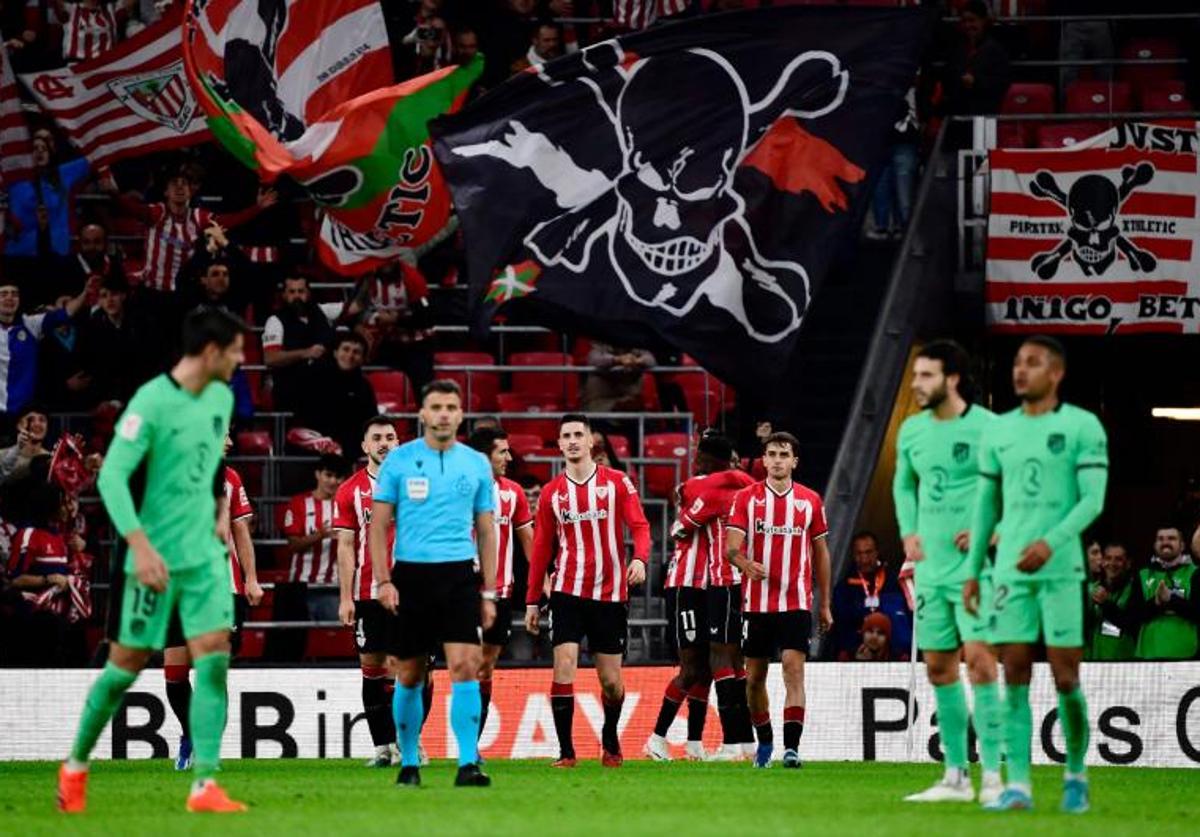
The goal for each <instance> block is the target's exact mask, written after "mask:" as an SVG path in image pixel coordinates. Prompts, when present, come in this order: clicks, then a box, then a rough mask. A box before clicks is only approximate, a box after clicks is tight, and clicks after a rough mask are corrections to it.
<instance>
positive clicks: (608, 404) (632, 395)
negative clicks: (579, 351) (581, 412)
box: [583, 342, 655, 413]
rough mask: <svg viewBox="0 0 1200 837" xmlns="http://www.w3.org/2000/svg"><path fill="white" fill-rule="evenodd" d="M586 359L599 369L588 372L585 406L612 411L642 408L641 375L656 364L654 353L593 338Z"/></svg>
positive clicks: (595, 410) (584, 407)
mask: <svg viewBox="0 0 1200 837" xmlns="http://www.w3.org/2000/svg"><path fill="white" fill-rule="evenodd" d="M587 362H588V365H589V366H595V367H596V371H595V372H591V373H589V374H588V376H587V382H586V383H585V384H584V387H583V409H585V410H587V411H588V412H589V413H609V412H613V411H620V410H637V409H640V408H641V406H642V376H643V375H644V374H645V372H646V370H647V369H649V368H650V367H652V366H654V365H655V360H654V355H653V354H651V353H650V352H649V351H648V350H646V349H632V348H618V347H617V346H612V345H609V344H608V343H600V342H593V343H592V348H591V350H590V351H589V352H588V356H587Z"/></svg>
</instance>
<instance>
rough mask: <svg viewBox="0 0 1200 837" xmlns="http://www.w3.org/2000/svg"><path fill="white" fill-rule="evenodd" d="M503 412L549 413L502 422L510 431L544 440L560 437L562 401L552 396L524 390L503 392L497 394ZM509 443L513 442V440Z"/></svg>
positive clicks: (551, 440)
mask: <svg viewBox="0 0 1200 837" xmlns="http://www.w3.org/2000/svg"><path fill="white" fill-rule="evenodd" d="M496 403H497V404H499V405H500V412H501V413H548V414H550V415H548V416H547V417H546V418H526V419H514V418H509V419H502V420H501V422H500V423H501V424H502V425H504V429H505V430H506V431H508V432H509V433H520V434H528V435H531V436H536V437H537V438H539V439H541V440H542V441H543V442H553V441H554V440H555V439H557V438H558V418H559V414H561V413H562V411H563V408H562V402H560V401H557V400H555V399H554V398H552V397H548V396H544V395H538V394H536V393H524V392H502V393H500V394H499V395H497V396H496ZM509 444H512V443H511V442H510V443H509Z"/></svg>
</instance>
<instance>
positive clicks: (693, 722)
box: [687, 679, 712, 741]
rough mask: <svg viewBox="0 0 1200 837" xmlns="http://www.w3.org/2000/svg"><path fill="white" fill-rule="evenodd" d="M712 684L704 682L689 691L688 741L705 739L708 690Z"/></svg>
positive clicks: (707, 681)
mask: <svg viewBox="0 0 1200 837" xmlns="http://www.w3.org/2000/svg"><path fill="white" fill-rule="evenodd" d="M711 685H712V683H711V681H709V680H707V679H706V680H702V681H701V682H699V683H697V684H696V685H695V686H692V688H691V689H689V690H688V718H687V728H688V741H700V740H702V739H703V738H704V722H705V720H706V719H707V718H708V689H709V686H711Z"/></svg>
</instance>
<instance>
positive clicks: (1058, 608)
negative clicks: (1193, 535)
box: [963, 336, 1108, 813]
mask: <svg viewBox="0 0 1200 837" xmlns="http://www.w3.org/2000/svg"><path fill="white" fill-rule="evenodd" d="M1066 368H1067V364H1066V353H1065V352H1064V351H1063V348H1062V345H1061V344H1060V343H1059V342H1058V341H1057V340H1055V339H1053V338H1051V337H1041V336H1037V337H1030V338H1029V339H1028V340H1026V341H1025V342H1024V343H1022V344H1021V348H1020V349H1018V350H1017V356H1016V359H1015V360H1014V362H1013V390H1014V391H1015V392H1016V395H1017V397H1018V398H1019V399H1020V400H1021V406H1020V407H1019V408H1017V409H1016V410H1013V411H1012V412H1009V413H1005V414H1004V415H1002V416H999V417H997V418H996V420H995V421H993V422H992V423H991V424H990V425H988V427H987V429H986V430H985V431H984V433H983V438H982V440H981V441H980V446H979V487H978V494H977V497H976V502H975V515H974V520H973V522H972V524H971V544H970V556H969V561H970V569H971V577H970V578H969V579H968V580H967V581H966V582H965V583H964V585H963V603H964V604H965V605H966V608H967V610H968V611H969V612H970V613H972V614H975V613H978V612H979V609H980V589H981V586H982V585H981V582H980V577H981V575H982V573H983V568H984V560H985V558H986V556H987V547H988V543H989V541H990V540H991V537H992V534H993V532H996V533H998V534H999V543H998V545H997V552H996V562H995V566H994V567H993V569H992V582H993V585H994V587H995V592H994V593H993V597H992V606H991V613H990V615H989V621H990V623H991V628H990V631H989V633H990V638H991V640H992V642H993V643H994V644H995V645H996V646H997V648H998V649H999V651H1000V659H1001V660H1002V661H1003V663H1004V686H1005V688H1004V704H1005V719H1004V738H1005V748H1004V752H1005V760H1006V762H1007V764H1008V784H1007V786H1006V787H1005V789H1004V792H1003V793H1002V794H1001V795H1000V797H999V798H998V799H997V800H996V801H995V802H993V803H992V804H991V805H989V806H987V807H988V808H989V809H991V810H999V811H1012V810H1019V809H1025V808H1032V807H1033V790H1032V786H1031V784H1030V780H1029V760H1030V736H1031V735H1032V732H1033V717H1032V712H1031V711H1030V707H1029V680H1030V674H1031V671H1032V668H1033V657H1034V653H1035V648H1036V644H1037V642H1038V638H1039V637H1041V638H1042V639H1043V641H1044V642H1045V644H1046V657H1047V659H1048V660H1049V662H1050V670H1051V671H1052V672H1053V674H1054V685H1055V687H1056V688H1057V689H1058V717H1059V719H1060V721H1061V722H1062V730H1063V737H1064V738H1065V739H1066V744H1067V748H1066V749H1067V759H1066V762H1067V766H1066V774H1065V782H1064V786H1063V798H1062V809H1063V810H1064V811H1067V812H1070V813H1083V812H1085V811H1087V810H1088V785H1087V776H1086V773H1085V772H1084V771H1085V767H1084V758H1085V756H1086V755H1087V748H1088V719H1087V703H1086V701H1085V700H1084V697H1083V690H1082V689H1081V688H1080V686H1079V663H1080V660H1082V659H1083V582H1084V578H1085V573H1086V570H1085V565H1084V557H1083V544H1082V542H1081V539H1080V536H1081V534H1082V533H1083V530H1084V529H1086V528H1087V527H1088V526H1089V525H1090V524H1091V523H1092V521H1094V520H1095V519H1096V518H1097V517H1098V516H1099V514H1100V512H1101V510H1102V509H1103V507H1104V491H1105V488H1106V486H1107V483H1108V440H1107V438H1106V436H1105V433H1104V427H1103V426H1102V425H1101V424H1100V420H1099V419H1097V418H1096V416H1095V415H1093V414H1092V413H1089V412H1088V411H1086V410H1082V409H1080V408H1078V407H1074V406H1071V405H1070V404H1064V403H1062V402H1061V401H1060V400H1059V398H1058V389H1059V385H1060V384H1061V383H1062V379H1063V376H1064V375H1065V374H1066ZM997 523H998V524H999V525H997Z"/></svg>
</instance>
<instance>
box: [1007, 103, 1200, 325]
mask: <svg viewBox="0 0 1200 837" xmlns="http://www.w3.org/2000/svg"><path fill="white" fill-rule="evenodd" d="M1197 127H1198V124H1197V123H1195V122H1183V121H1175V122H1170V123H1159V124H1151V123H1145V122H1130V123H1125V124H1122V125H1118V126H1117V127H1115V128H1112V129H1110V130H1108V131H1106V132H1104V133H1102V134H1100V135H1098V136H1096V137H1093V138H1091V139H1089V140H1086V141H1084V142H1081V143H1078V144H1076V145H1073V146H1071V147H1070V148H1067V149H1062V150H1050V151H1044V150H997V151H993V152H991V154H990V155H989V158H988V159H989V166H990V168H991V184H992V187H991V211H990V214H989V216H988V245H987V285H986V291H985V293H986V299H987V315H988V323H989V325H990V327H991V329H992V331H994V332H1000V333H1024V332H1055V333H1059V334H1106V333H1116V334H1142V333H1146V332H1159V333H1168V334H1182V333H1186V334H1197V333H1200V259H1198V258H1197V251H1198V248H1200V217H1198V215H1197V211H1196V208H1197V196H1198V195H1200V171H1198V170H1197V160H1198V159H1200V158H1198V155H1197V138H1198V132H1197Z"/></svg>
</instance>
